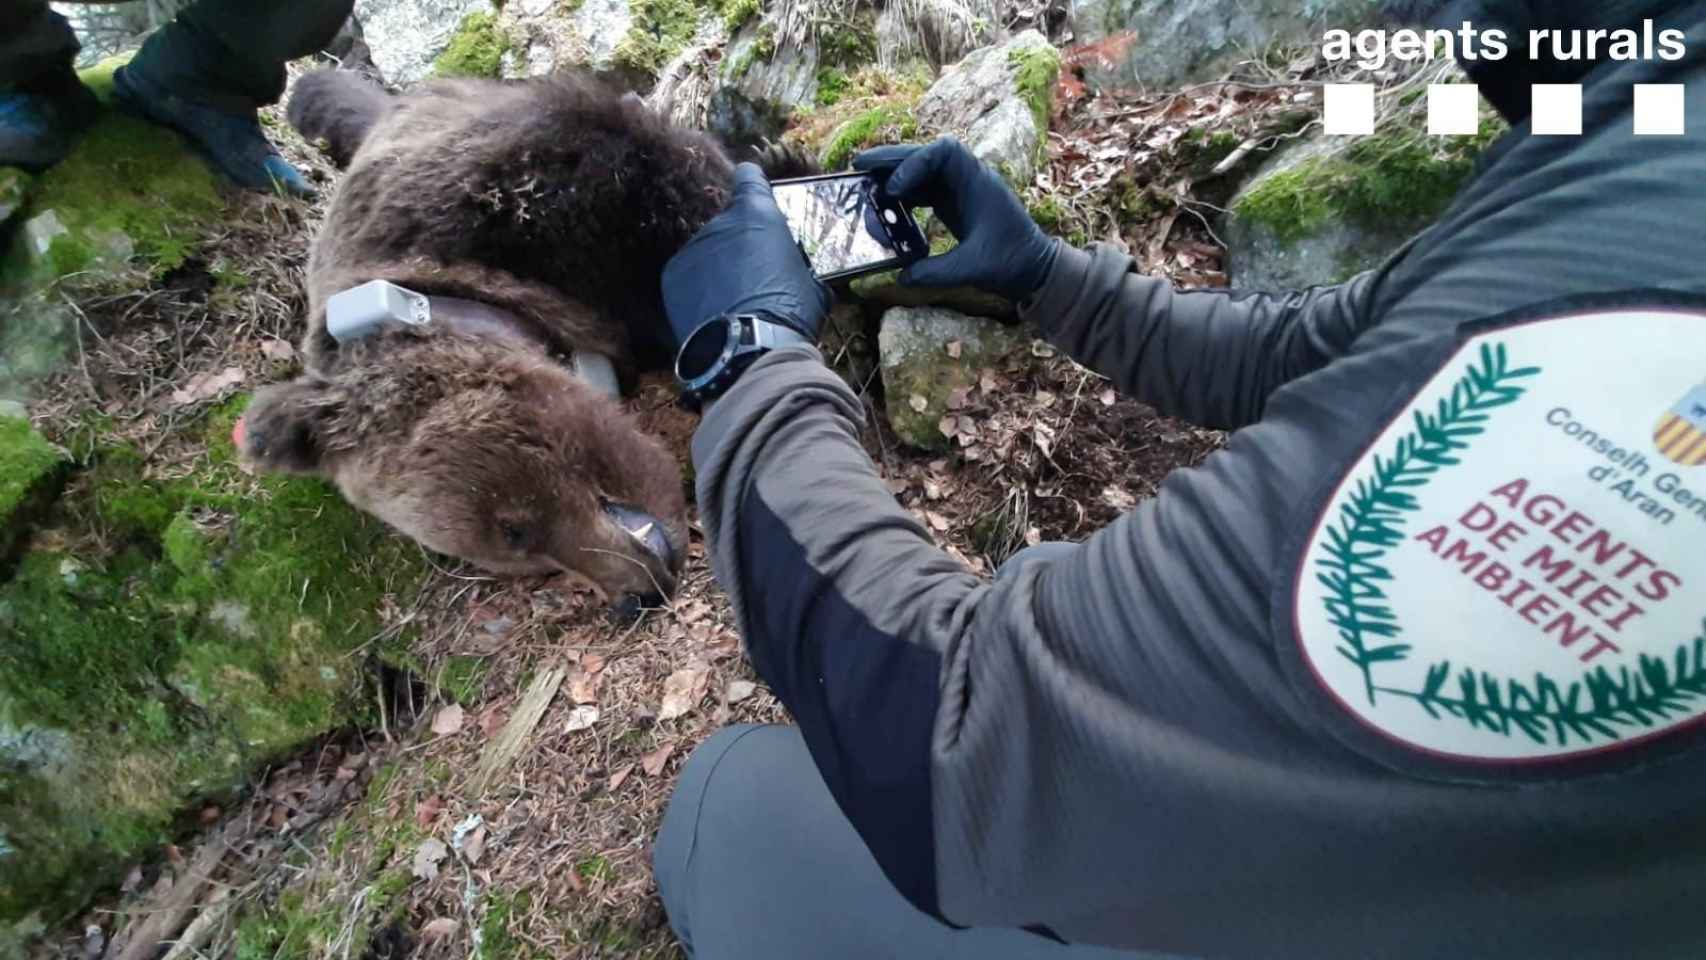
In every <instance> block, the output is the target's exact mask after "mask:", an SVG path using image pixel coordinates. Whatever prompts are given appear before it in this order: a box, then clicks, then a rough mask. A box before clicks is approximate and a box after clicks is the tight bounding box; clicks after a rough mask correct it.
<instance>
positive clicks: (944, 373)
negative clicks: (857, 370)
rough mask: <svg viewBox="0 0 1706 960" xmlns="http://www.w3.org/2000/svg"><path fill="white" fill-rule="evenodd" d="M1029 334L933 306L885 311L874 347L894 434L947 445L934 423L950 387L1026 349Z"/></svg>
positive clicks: (930, 446)
mask: <svg viewBox="0 0 1706 960" xmlns="http://www.w3.org/2000/svg"><path fill="white" fill-rule="evenodd" d="M1030 339H1031V338H1030V337H1029V336H1028V335H1027V334H1026V333H1025V332H1024V331H1023V330H1022V329H1020V328H1016V327H1005V326H1002V325H1001V324H998V323H995V322H993V321H990V320H982V319H977V318H974V317H968V316H966V315H965V314H962V313H955V312H954V311H952V310H944V309H940V308H936V307H918V308H914V307H897V308H895V309H893V310H890V311H888V312H887V313H885V314H883V320H882V330H881V331H880V332H879V333H878V334H877V351H878V353H879V355H880V357H881V359H880V363H881V366H882V373H883V396H884V403H885V405H886V408H887V412H888V417H889V424H890V425H891V426H892V427H894V432H895V434H896V435H897V436H899V437H900V438H901V440H903V441H905V442H906V443H908V444H911V445H912V446H914V447H919V448H922V449H925V450H942V449H946V448H947V446H948V443H949V441H948V438H947V437H945V436H943V435H942V431H941V429H940V427H939V426H938V424H940V423H941V421H942V418H943V417H945V416H947V415H948V414H949V413H950V412H952V408H951V403H952V397H953V394H954V392H955V391H956V390H962V389H968V388H970V387H972V386H973V385H974V384H975V383H977V375H978V371H979V370H980V369H982V368H984V367H988V366H994V365H995V364H997V363H999V362H1000V361H1001V359H1002V358H1003V357H1005V356H1007V355H1008V354H1010V353H1012V352H1013V351H1015V350H1021V349H1024V347H1025V346H1026V345H1027V344H1028V343H1029V342H1030ZM950 344H958V346H957V347H950ZM950 350H955V351H957V352H958V354H959V356H958V357H957V358H956V357H954V356H952V355H951V354H950Z"/></svg>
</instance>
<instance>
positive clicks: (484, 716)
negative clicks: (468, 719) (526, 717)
mask: <svg viewBox="0 0 1706 960" xmlns="http://www.w3.org/2000/svg"><path fill="white" fill-rule="evenodd" d="M508 720H509V714H508V713H506V712H505V711H504V708H503V706H502V705H501V704H496V703H494V704H492V705H491V706H489V707H487V708H486V709H484V710H482V711H480V717H479V720H478V722H479V724H480V732H481V733H482V734H485V735H486V736H487V737H495V736H497V735H498V731H499V730H502V729H503V728H504V724H505V723H506V722H508Z"/></svg>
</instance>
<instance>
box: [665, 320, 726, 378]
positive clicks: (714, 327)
mask: <svg viewBox="0 0 1706 960" xmlns="http://www.w3.org/2000/svg"><path fill="white" fill-rule="evenodd" d="M730 327H731V324H730V318H728V317H712V318H711V319H709V320H707V321H705V322H704V323H702V324H700V325H699V329H697V330H695V331H693V333H692V334H691V335H690V336H688V338H687V342H686V343H684V344H682V345H681V353H680V354H679V355H678V356H677V357H676V358H675V376H676V378H677V379H678V380H680V381H681V382H682V383H684V384H689V385H692V384H693V383H694V381H696V380H699V379H701V378H703V377H704V376H706V375H707V374H709V373H711V372H712V371H713V370H715V369H716V368H717V366H718V364H719V363H721V362H722V361H723V359H724V358H723V353H724V351H726V350H727V349H728V347H729V331H730Z"/></svg>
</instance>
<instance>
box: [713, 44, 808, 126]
mask: <svg viewBox="0 0 1706 960" xmlns="http://www.w3.org/2000/svg"><path fill="white" fill-rule="evenodd" d="M818 66H819V55H818V47H817V46H816V45H815V44H812V43H790V42H782V43H780V44H779V43H778V41H777V29H776V26H775V24H774V23H772V22H771V21H770V20H768V19H766V20H754V21H750V22H748V23H747V24H746V25H745V26H744V27H742V28H740V30H738V31H737V32H736V33H735V35H734V36H733V37H732V38H731V39H730V40H729V44H728V48H727V50H726V51H725V52H724V54H723V64H722V69H721V70H720V71H719V73H718V78H717V90H716V92H714V93H713V94H712V95H711V98H710V108H709V110H710V114H709V117H708V129H709V130H710V131H711V132H712V133H713V134H716V135H717V136H719V137H722V138H723V139H724V140H725V141H727V142H729V143H737V144H747V143H756V142H758V141H759V140H767V139H774V138H776V137H777V136H779V135H780V134H781V132H782V128H783V127H784V126H785V125H786V124H787V122H788V118H789V117H790V116H791V115H792V114H793V112H794V111H795V110H797V109H799V108H800V107H803V106H807V105H809V104H811V103H813V102H814V100H815V99H816V97H817V88H818Z"/></svg>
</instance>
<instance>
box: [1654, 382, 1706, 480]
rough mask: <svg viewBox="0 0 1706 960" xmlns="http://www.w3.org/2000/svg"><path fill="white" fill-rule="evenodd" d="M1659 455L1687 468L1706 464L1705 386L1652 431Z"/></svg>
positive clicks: (1662, 419)
mask: <svg viewBox="0 0 1706 960" xmlns="http://www.w3.org/2000/svg"><path fill="white" fill-rule="evenodd" d="M1653 442H1654V443H1657V444H1658V445H1659V452H1660V453H1662V454H1664V455H1665V456H1666V457H1668V458H1670V459H1671V460H1673V461H1675V462H1676V463H1680V464H1682V465H1683V466H1685V467H1698V466H1700V465H1701V464H1703V463H1706V383H1702V384H1701V385H1699V386H1697V387H1695V388H1694V389H1693V390H1691V391H1689V392H1688V395H1687V396H1685V397H1683V398H1682V401H1681V402H1680V403H1678V404H1677V405H1676V406H1674V407H1672V408H1671V409H1670V410H1669V411H1667V412H1666V413H1665V415H1664V416H1663V417H1661V418H1659V425H1658V426H1657V427H1655V428H1653Z"/></svg>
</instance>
